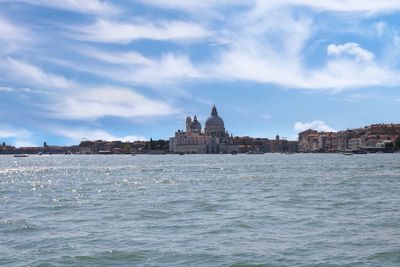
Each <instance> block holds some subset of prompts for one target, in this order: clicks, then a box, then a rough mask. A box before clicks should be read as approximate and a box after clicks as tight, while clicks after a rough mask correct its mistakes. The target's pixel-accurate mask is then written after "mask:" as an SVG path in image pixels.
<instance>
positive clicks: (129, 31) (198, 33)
mask: <svg viewBox="0 0 400 267" xmlns="http://www.w3.org/2000/svg"><path fill="white" fill-rule="evenodd" d="M70 29H72V30H74V31H75V32H76V33H77V35H76V37H77V38H78V39H82V40H85V41H90V42H104V43H122V44H127V43H130V42H133V41H135V40H139V39H151V40H160V41H166V40H181V41H188V40H194V39H203V38H205V37H207V36H210V34H211V33H210V32H209V31H208V30H206V29H205V28H203V27H202V26H201V25H198V24H194V23H190V22H185V21H166V22H159V23H149V22H144V21H142V22H137V23H122V22H114V21H109V20H104V19H100V20H98V21H97V22H96V23H94V24H92V25H89V26H81V27H71V28H70Z"/></svg>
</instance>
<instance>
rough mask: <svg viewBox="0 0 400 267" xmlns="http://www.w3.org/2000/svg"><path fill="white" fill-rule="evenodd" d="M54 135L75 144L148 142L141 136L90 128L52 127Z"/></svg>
mask: <svg viewBox="0 0 400 267" xmlns="http://www.w3.org/2000/svg"><path fill="white" fill-rule="evenodd" d="M49 131H51V132H52V133H53V134H56V135H58V136H62V137H66V138H68V139H71V140H72V141H74V142H80V141H82V140H104V141H116V140H119V141H123V142H134V141H142V140H147V138H146V137H144V136H140V135H128V136H115V135H113V134H111V133H110V132H108V131H106V130H104V129H97V128H96V129H88V128H72V129H71V128H64V127H57V126H54V127H51V129H49Z"/></svg>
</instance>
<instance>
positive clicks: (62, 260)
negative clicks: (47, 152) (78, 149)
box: [0, 154, 400, 266]
mask: <svg viewBox="0 0 400 267" xmlns="http://www.w3.org/2000/svg"><path fill="white" fill-rule="evenodd" d="M0 265H5V266H400V154H375V155H372V154H371V155H354V156H351V157H349V156H344V155H317V154H314V155H306V154H295V155H280V154H265V155H237V156H234V155H193V156H189V155H185V156H174V155H169V156H136V157H131V156H30V157H28V158H13V157H11V156H0Z"/></svg>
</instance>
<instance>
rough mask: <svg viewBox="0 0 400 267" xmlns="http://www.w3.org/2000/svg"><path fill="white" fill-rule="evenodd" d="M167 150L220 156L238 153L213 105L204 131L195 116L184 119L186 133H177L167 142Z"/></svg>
mask: <svg viewBox="0 0 400 267" xmlns="http://www.w3.org/2000/svg"><path fill="white" fill-rule="evenodd" d="M169 149H170V151H171V152H174V153H185V154H220V153H224V154H225V153H232V152H238V151H239V149H238V146H237V145H234V143H233V137H232V136H229V134H228V132H227V131H225V124H224V121H223V120H222V118H221V117H220V116H219V115H218V111H217V108H216V107H215V105H214V106H213V108H212V110H211V115H210V117H208V119H207V120H206V123H205V127H204V131H203V130H202V128H201V124H200V122H199V121H198V120H197V116H194V118H193V120H192V118H191V117H187V118H186V131H180V130H179V131H177V132H175V136H174V137H171V138H170V140H169Z"/></svg>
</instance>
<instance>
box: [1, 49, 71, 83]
mask: <svg viewBox="0 0 400 267" xmlns="http://www.w3.org/2000/svg"><path fill="white" fill-rule="evenodd" d="M0 70H1V71H2V72H3V74H6V76H7V78H8V79H9V80H14V81H16V82H18V83H19V82H21V83H24V84H26V85H28V86H30V85H33V84H35V85H37V86H41V87H45V88H61V89H68V88H72V87H74V86H75V84H74V83H73V82H72V81H70V80H68V79H66V78H65V77H63V76H61V75H56V74H51V73H48V72H45V71H44V70H42V69H40V68H39V67H37V66H35V65H32V64H29V63H27V62H24V61H21V60H18V59H14V58H10V57H7V58H0Z"/></svg>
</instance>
